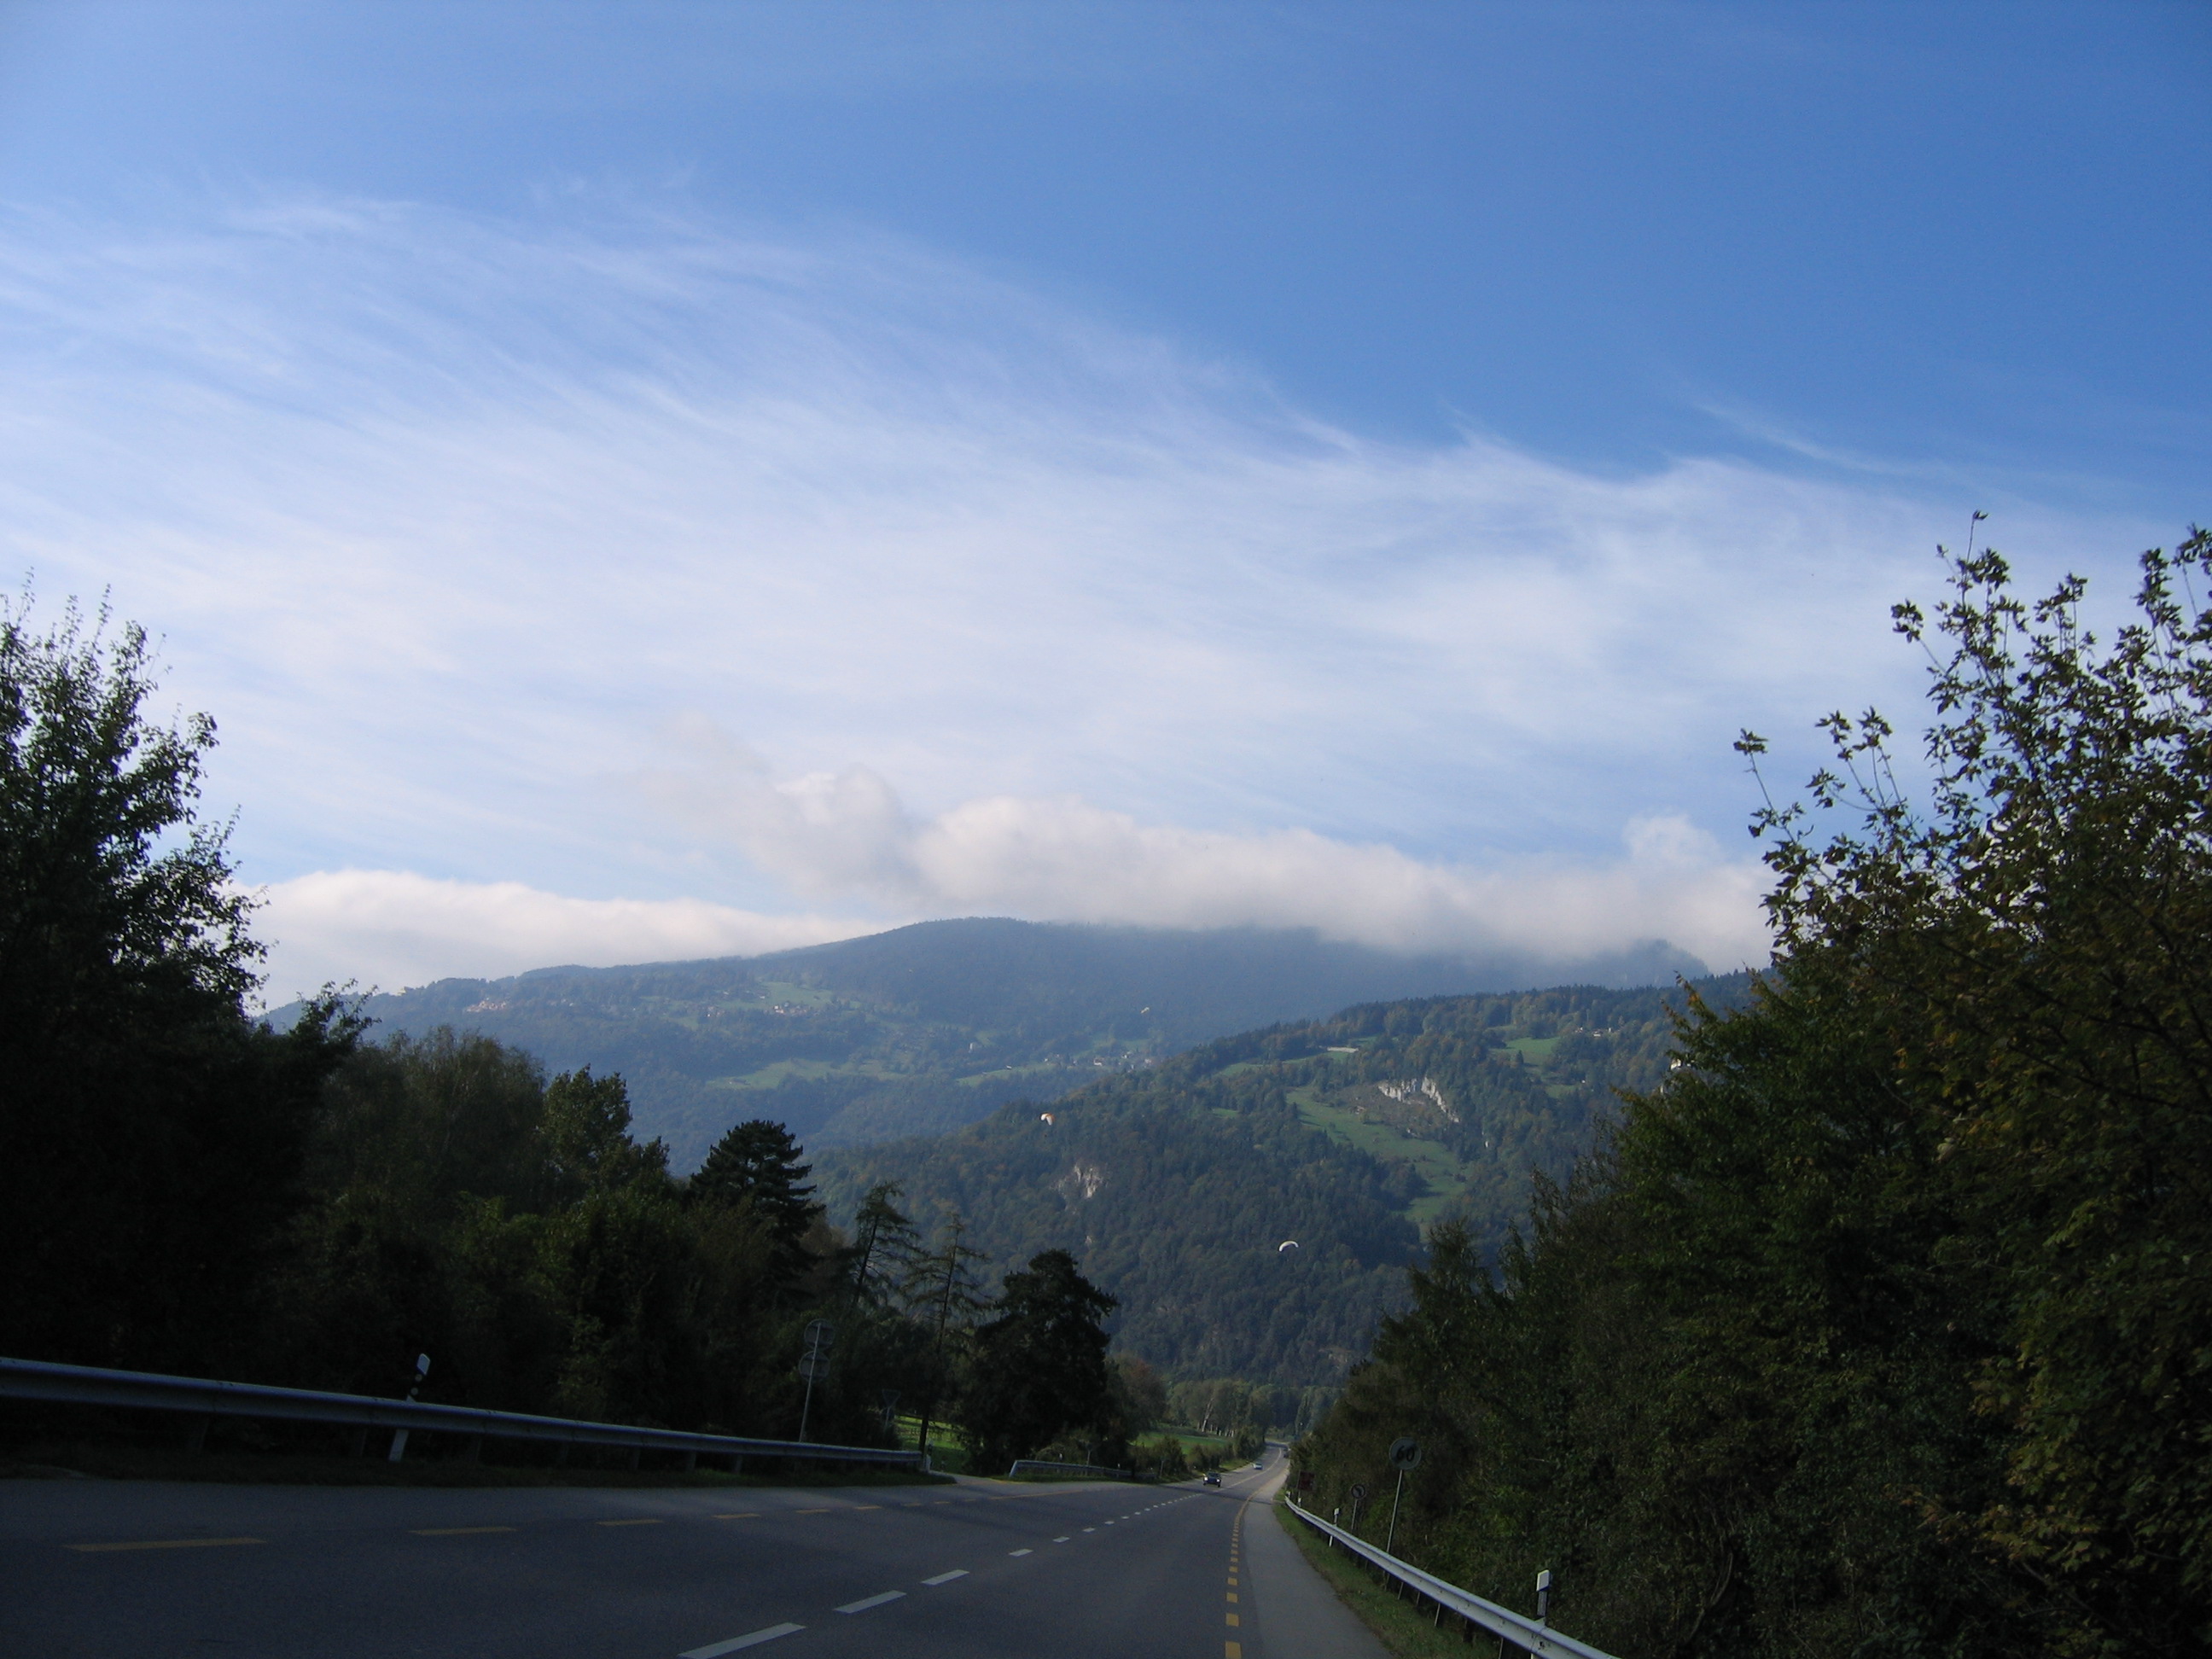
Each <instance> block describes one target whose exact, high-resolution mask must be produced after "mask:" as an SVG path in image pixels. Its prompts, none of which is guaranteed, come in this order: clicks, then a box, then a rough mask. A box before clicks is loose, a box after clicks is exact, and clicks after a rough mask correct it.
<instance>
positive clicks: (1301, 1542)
mask: <svg viewBox="0 0 2212 1659" xmlns="http://www.w3.org/2000/svg"><path fill="white" fill-rule="evenodd" d="M1272 1507H1273V1509H1274V1511H1275V1522H1276V1524H1277V1525H1278V1526H1279V1527H1281V1528H1282V1529H1283V1530H1284V1531H1285V1532H1286V1533H1288V1534H1290V1535H1291V1541H1292V1542H1293V1543H1295V1544H1297V1547H1298V1548H1299V1549H1300V1550H1302V1551H1304V1553H1305V1558H1306V1559H1307V1560H1308V1561H1310V1562H1311V1563H1312V1564H1313V1567H1314V1570H1315V1571H1316V1572H1318V1573H1320V1574H1321V1576H1322V1577H1323V1578H1325V1579H1327V1580H1328V1584H1329V1588H1330V1589H1334V1591H1335V1592H1336V1599H1337V1600H1338V1601H1341V1602H1343V1603H1344V1605H1345V1606H1346V1607H1350V1608H1351V1609H1352V1612H1354V1613H1357V1614H1358V1615H1359V1622H1360V1623H1362V1624H1363V1625H1365V1626H1367V1628H1368V1629H1370V1630H1371V1631H1373V1632H1375V1635H1376V1639H1377V1640H1378V1641H1380V1642H1381V1643H1382V1644H1383V1646H1384V1647H1386V1648H1388V1649H1389V1650H1390V1651H1391V1652H1392V1653H1393V1654H1395V1655H1397V1656H1399V1659H1445V1656H1447V1655H1449V1656H1451V1659H1467V1656H1468V1654H1469V1653H1470V1652H1474V1653H1481V1654H1488V1653H1490V1652H1491V1651H1492V1650H1493V1649H1494V1648H1495V1647H1496V1646H1497V1642H1498V1638H1496V1637H1494V1636H1486V1635H1483V1634H1482V1633H1480V1632H1477V1633H1476V1636H1475V1639H1474V1646H1473V1647H1472V1648H1470V1647H1469V1646H1468V1644H1467V1642H1466V1640H1465V1638H1464V1637H1463V1636H1462V1633H1461V1631H1460V1629H1459V1621H1458V1620H1456V1619H1452V1620H1446V1621H1445V1624H1444V1626H1443V1628H1442V1629H1441V1630H1440V1629H1438V1628H1437V1626H1434V1625H1432V1624H1431V1623H1430V1622H1429V1617H1430V1613H1431V1612H1433V1611H1434V1610H1433V1609H1426V1610H1424V1611H1422V1612H1420V1613H1415V1612H1414V1611H1413V1603H1412V1602H1410V1601H1401V1600H1399V1598H1398V1597H1396V1596H1395V1595H1391V1594H1390V1592H1389V1590H1388V1589H1385V1588H1384V1587H1383V1583H1381V1582H1380V1581H1379V1579H1378V1577H1377V1575H1376V1571H1375V1570H1374V1569H1373V1568H1372V1567H1370V1566H1369V1565H1367V1564H1366V1563H1365V1562H1364V1561H1362V1560H1360V1559H1359V1558H1358V1557H1357V1556H1355V1555H1353V1554H1352V1553H1349V1552H1348V1551H1346V1550H1340V1549H1332V1548H1330V1547H1329V1542H1328V1539H1326V1538H1324V1537H1322V1535H1321V1534H1319V1533H1317V1532H1316V1531H1315V1530H1314V1529H1313V1528H1311V1527H1309V1526H1308V1525H1306V1524H1305V1522H1303V1521H1297V1520H1293V1519H1292V1518H1291V1516H1288V1515H1286V1514H1285V1513H1284V1510H1285V1507H1286V1506H1285V1505H1284V1504H1274V1505H1273V1506H1272ZM1517 1651H1518V1650H1516V1653H1517Z"/></svg>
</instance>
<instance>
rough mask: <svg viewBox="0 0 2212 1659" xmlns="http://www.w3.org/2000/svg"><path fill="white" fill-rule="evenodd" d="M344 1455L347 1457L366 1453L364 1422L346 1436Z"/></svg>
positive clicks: (365, 1426) (366, 1429)
mask: <svg viewBox="0 0 2212 1659" xmlns="http://www.w3.org/2000/svg"><path fill="white" fill-rule="evenodd" d="M346 1455H347V1456H348V1457H366V1456H368V1425H367V1424H366V1423H364V1424H362V1425H361V1426H360V1427H359V1428H357V1429H356V1430H354V1431H353V1432H352V1433H350V1434H349V1435H347V1436H346Z"/></svg>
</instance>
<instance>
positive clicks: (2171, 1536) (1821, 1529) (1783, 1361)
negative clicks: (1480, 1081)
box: [1297, 532, 2212, 1659]
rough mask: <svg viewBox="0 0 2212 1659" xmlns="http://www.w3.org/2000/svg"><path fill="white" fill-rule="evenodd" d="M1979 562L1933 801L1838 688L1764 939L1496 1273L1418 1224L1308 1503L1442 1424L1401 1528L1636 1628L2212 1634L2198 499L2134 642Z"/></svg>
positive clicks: (1831, 1637) (1985, 1644)
mask: <svg viewBox="0 0 2212 1659" xmlns="http://www.w3.org/2000/svg"><path fill="white" fill-rule="evenodd" d="M1953 580H1954V585H1953V589H1952V592H1951V594H1950V597H1949V598H1948V600H1947V602H1946V603H1945V604H1944V605H1942V607H1941V608H1940V609H1939V610H1938V611H1936V616H1935V617H1934V618H1933V620H1932V621H1931V620H1930V619H1929V618H1928V617H1924V616H1923V614H1922V613H1921V612H1920V611H1917V609H1915V608H1913V607H1911V606H1901V607H1899V611H1898V613H1897V617H1898V622H1899V629H1900V631H1901V632H1904V633H1905V634H1906V635H1908V636H1909V637H1911V638H1912V639H1914V640H1916V641H1924V642H1926V643H1927V644H1928V645H1929V646H1930V647H1937V648H1936V649H1935V650H1932V651H1931V657H1930V661H1931V685H1930V702H1931V703H1932V705H1933V707H1934V709H1935V711H1936V713H1935V720H1934V723H1933V724H1932V726H1931V727H1930V728H1929V732H1928V734H1927V740H1926V749H1925V752H1926V753H1927V754H1928V755H1929V757H1931V759H1932V760H1933V762H1934V763H1935V768H1936V783H1935V787H1933V788H1932V789H1931V791H1930V792H1929V797H1930V798H1929V800H1928V801H1927V802H1925V803H1924V804H1923V803H1922V802H1920V801H1917V800H1916V799H1912V798H1911V796H1909V795H1908V794H1907V793H1905V792H1904V791H1903V790H1902V789H1900V787H1899V782H1898V773H1899V769H1897V768H1896V767H1894V766H1893V763H1892V756H1891V750H1890V735H1891V727H1890V726H1888V725H1887V722H1886V721H1884V720H1882V719H1881V716H1880V715H1878V714H1869V715H1867V716H1864V717H1863V718H1852V717H1846V716H1844V715H1840V714H1838V715H1835V716H1832V717H1831V718H1830V719H1829V720H1827V721H1826V722H1825V724H1826V726H1827V729H1828V731H1829V732H1830V734H1831V736H1832V738H1833V739H1834V743H1835V747H1836V758H1835V761H1834V763H1832V766H1831V768H1830V769H1827V770H1825V771H1823V772H1822V773H1820V775H1817V776H1815V777H1814V779H1813V781H1812V783H1811V785H1810V787H1809V789H1808V797H1809V799H1808V801H1807V802H1806V803H1805V804H1804V805H1802V806H1800V805H1776V806H1773V807H1771V808H1769V809H1767V810H1765V811H1762V812H1761V813H1759V815H1758V817H1756V818H1755V820H1754V823H1755V826H1756V828H1757V829H1759V832H1760V833H1761V834H1762V835H1764V836H1767V837H1769V845H1770V848H1771V851H1770V853H1769V855H1768V863H1769V865H1770V866H1771V868H1772V870H1773V872H1774V878H1775V880H1774V888H1773V891H1772V894H1771V897H1770V899H1769V908H1770V910H1771V914H1772V915H1773V917H1774V920H1775V922H1776V924H1777V931H1778V935H1779V949H1778V958H1777V961H1776V963H1775V964H1774V967H1773V969H1772V970H1771V972H1770V973H1769V974H1768V975H1765V976H1764V978H1763V981H1762V983H1761V985H1760V987H1759V989H1758V991H1757V993H1756V994H1755V995H1754V996H1753V999H1752V1000H1750V1002H1749V1003H1748V1004H1747V1005H1746V1006H1741V1007H1739V1008H1737V1009H1735V1010H1734V1011H1732V1012H1731V1011H1728V1010H1722V1009H1713V1010H1709V1011H1706V1012H1703V1013H1701V1014H1700V1016H1699V1018H1697V1019H1695V1020H1694V1021H1693V1022H1692V1024H1691V1025H1690V1026H1689V1027H1688V1028H1687V1030H1686V1031H1685V1033H1684V1035H1683V1040H1682V1043H1681V1056H1680V1057H1681V1060H1682V1065H1681V1066H1680V1069H1677V1070H1670V1071H1669V1072H1668V1073H1667V1076H1666V1078H1665V1079H1664V1081H1663V1083H1662V1085H1660V1086H1657V1087H1646V1088H1644V1089H1643V1090H1642V1091H1641V1092H1640V1093H1639V1094H1638V1096H1637V1097H1636V1098H1634V1099H1633V1100H1632V1102H1630V1103H1628V1104H1627V1105H1626V1109H1625V1112H1624V1115H1623V1120H1622V1122H1621V1125H1620V1128H1619V1130H1618V1132H1617V1134H1616V1135H1615V1136H1614V1137H1613V1139H1611V1141H1610V1143H1609V1145H1607V1146H1606V1147H1605V1148H1604V1149H1603V1151H1602V1152H1601V1156H1599V1157H1597V1158H1594V1159H1592V1160H1590V1161H1589V1163H1587V1164H1584V1165H1583V1166H1582V1167H1581V1168H1580V1169H1579V1170H1577V1172H1576V1174H1575V1176H1574V1177H1573V1178H1572V1179H1571V1181H1570V1182H1566V1183H1565V1184H1564V1185H1560V1186H1550V1185H1545V1184H1541V1183H1540V1184H1539V1187H1538V1190H1537V1193H1536V1201H1535V1202H1534V1205H1533V1206H1531V1211H1530V1214H1529V1217H1528V1229H1527V1234H1526V1237H1525V1241H1524V1242H1523V1243H1521V1244H1519V1245H1517V1246H1515V1247H1513V1248H1509V1249H1508V1250H1507V1251H1506V1252H1505V1255H1504V1259H1503V1261H1501V1262H1498V1264H1496V1266H1497V1267H1498V1271H1497V1272H1493V1271H1492V1262H1491V1261H1490V1260H1489V1257H1488V1252H1487V1250H1486V1248H1485V1247H1486V1244H1487V1242H1488V1241H1487V1239H1486V1238H1485V1237H1476V1236H1470V1235H1468V1234H1466V1233H1463V1232H1462V1231H1459V1230H1456V1229H1453V1228H1450V1227H1446V1228H1443V1229H1442V1230H1440V1231H1437V1232H1436V1233H1434V1234H1432V1235H1431V1249H1430V1252H1429V1255H1428V1259H1427V1261H1425V1263H1424V1264H1423V1265H1422V1266H1421V1267H1419V1268H1418V1269H1416V1270H1415V1271H1414V1272H1413V1273H1411V1274H1410V1275H1409V1279H1408V1288H1409V1290H1410V1292H1411V1297H1410V1303H1409V1305H1407V1306H1406V1307H1405V1308H1403V1309H1402V1310H1400V1311H1399V1312H1398V1313H1396V1314H1395V1316H1393V1317H1392V1318H1390V1319H1389V1320H1387V1321H1385V1322H1384V1324H1383V1329H1382V1331H1381V1333H1380V1334H1379V1337H1378V1340H1377V1341H1376V1345H1375V1348H1374V1351H1373V1353H1372V1355H1371V1358H1370V1363H1368V1364H1365V1365H1364V1366H1363V1367H1362V1368H1361V1369H1360V1370H1358V1371H1357V1372H1356V1373H1355V1374H1354V1375H1353V1376H1352V1378H1351V1380H1350V1382H1349V1383H1348V1385H1347V1387H1346V1390H1345V1393H1344V1395H1343V1397H1342V1398H1341V1400H1340V1401H1339V1402H1338V1404H1337V1405H1336V1406H1335V1407H1334V1409H1333V1410H1332V1412H1331V1413H1329V1415H1328V1418H1327V1419H1326V1420H1325V1421H1324V1422H1323V1423H1322V1425H1321V1426H1320V1427H1319V1428H1318V1429H1317V1430H1316V1431H1314V1432H1313V1433H1312V1434H1311V1435H1310V1437H1308V1438H1307V1439H1306V1440H1305V1441H1304V1443H1302V1444H1301V1445H1300V1446H1299V1447H1298V1449H1297V1462H1298V1464H1299V1466H1300V1468H1301V1470H1302V1472H1303V1473H1304V1474H1306V1475H1310V1476H1311V1477H1312V1486H1311V1496H1310V1500H1309V1501H1310V1502H1311V1503H1312V1504H1314V1505H1315V1506H1316V1508H1318V1509H1321V1510H1334V1509H1339V1508H1343V1509H1345V1510H1346V1511H1347V1512H1348V1511H1349V1510H1350V1508H1351V1505H1352V1493H1353V1492H1354V1490H1355V1488H1357V1487H1359V1486H1365V1487H1366V1488H1367V1489H1368V1490H1369V1491H1370V1492H1371V1491H1375V1490H1378V1489H1379V1488H1380V1487H1381V1486H1382V1484H1383V1482H1384V1481H1385V1480H1388V1479H1389V1478H1390V1473H1391V1472H1390V1469H1389V1463H1388V1462H1387V1461H1386V1459H1387V1449H1388V1448H1389V1446H1390V1444H1391V1443H1392V1442H1393V1441H1394V1440H1395V1439H1396V1438H1398V1437H1401V1436H1412V1437H1415V1438H1417V1439H1418V1440H1419V1443H1421V1445H1422V1446H1423V1448H1424V1449H1425V1455H1424V1456H1423V1459H1422V1462H1421V1464H1420V1467H1419V1469H1418V1470H1417V1471H1415V1472H1414V1474H1413V1476H1412V1477H1411V1478H1410V1479H1409V1480H1407V1483H1406V1488H1405V1506H1404V1510H1403V1512H1402V1514H1401V1515H1400V1516H1398V1517H1397V1518H1396V1522H1395V1539H1396V1545H1395V1547H1396V1549H1397V1550H1398V1551H1399V1552H1400V1553H1402V1554H1405V1555H1407V1556H1409V1557H1411V1558H1412V1559H1413V1560H1415V1561H1416V1562H1417V1563H1419V1565H1423V1566H1425V1567H1426V1568H1428V1569H1429V1570H1430V1571H1434V1572H1436V1573H1437V1574H1439V1575H1441V1576H1443V1577H1446V1578H1448V1579H1449V1580H1451V1581H1453V1582H1454V1583H1460V1584H1463V1585H1466V1586H1468V1587H1469V1588H1471V1589H1474V1590H1475V1591H1476V1592H1478V1593H1479V1594H1481V1595H1490V1596H1493V1597H1496V1598H1498V1599H1500V1600H1504V1601H1510V1602H1514V1603H1516V1604H1517V1605H1519V1606H1520V1607H1523V1608H1524V1609H1525V1608H1528V1607H1529V1602H1528V1586H1529V1585H1530V1584H1531V1583H1532V1582H1533V1580H1534V1575H1535V1574H1536V1573H1537V1572H1539V1571H1551V1572H1553V1575H1554V1593H1553V1601H1552V1608H1553V1616H1554V1618H1555V1619H1556V1620H1557V1621H1558V1623H1559V1626H1560V1627H1561V1628H1562V1629H1565V1630H1566V1631H1569V1632H1572V1633H1573V1634H1575V1635H1577V1636H1578V1637H1581V1638H1584V1639H1586V1640H1588V1641H1590V1642H1593V1643H1595V1644H1599V1645H1601V1646H1602V1647H1605V1648H1607V1649H1608V1650H1613V1651H1616V1652H1620V1653H1626V1654H1650V1655H1678V1656H1685V1659H1687V1656H1715V1659H1720V1656H1739V1655H1741V1656H1753V1659H1784V1656H1799V1655H1808V1654H1814V1655H1835V1656H1845V1655H1850V1656H1862V1659H1867V1656H1881V1655H1887V1656H1896V1659H1908V1656H1914V1659H1917V1656H1925V1655H1938V1654H1941V1655H1955V1656H1961V1659H1965V1656H1990V1659H1998V1656H2007V1659H2008V1656H2013V1655H2019V1654H2041V1655H2048V1656H2053V1659H2090V1656H2108V1655H2109V1656H2119V1655H2137V1654H2154V1655H2171V1656H2181V1655H2201V1654H2203V1653H2206V1652H2208V1651H2212V1502H2208V1493H2212V831H2208V823H2207V817H2206V803H2207V801H2208V800H2212V609H2207V608H2204V605H2203V596H2204V595H2206V594H2207V593H2212V533H2206V532H2197V533H2195V534H2193V535H2192V536H2191V538H2190V540H2189V541H2188V542H2186V543H2185V544H2183V545H2182V546H2181V547H2180V548H2179V549H2176V550H2174V551H2173V552H2172V554H2166V553H2164V552H2160V551H2154V552H2152V553H2149V554H2147V555H2145V556H2144V559H2143V585H2142V589H2141V590H2140V592H2139V595H2138V605H2139V610H2138V611H2137V614H2136V617H2134V618H2133V620H2132V621H2131V622H2130V624H2129V625H2128V626H2126V627H2124V628H2122V629H2118V630H2116V631H2115V634H2114V635H2113V636H2112V639H2111V641H2109V642H2108V643H2107V642H2100V641H2099V640H2097V639H2096V638H2095V637H2093V635H2090V634H2089V633H2088V632H2087V630H2086V629H2084V628H2083V627H2082V626H2081V611H2082V610H2083V598H2084V594H2083V584H2081V582H2080V581H2078V580H2074V579H2070V578H2069V580H2067V581H2066V582H2065V583H2063V585H2062V586H2059V587H2058V588H2057V590H2056V591H2055V592H2053V593H2052V594H2051V595H2050V596H2049V597H2048V598H2046V599H2042V600H2040V601H2037V602H2033V603H2031V602H2029V601H2027V600H2025V599H2021V597H2020V596H2019V595H2018V594H2017V593H2016V592H2015V591H2014V590H2013V588H2012V586H2011V584H2010V574H2009V572H2008V569H2007V568H2006V566H2005V564H2004V562H2003V561H2002V559H1999V558H1998V557H1996V556H1995V555H1994V554H1988V553H1984V554H1980V555H1977V556H1974V557H1972V558H1971V559H1966V560H1961V561H1959V562H1957V563H1956V564H1955V565H1954V570H1953ZM1738 746H1739V748H1740V749H1741V750H1743V751H1744V752H1745V753H1746V754H1747V755H1748V756H1751V757H1754V759H1755V758H1756V757H1758V756H1759V754H1760V753H1761V752H1762V751H1763V749H1764V744H1762V743H1761V741H1760V740H1759V738H1756V737H1754V736H1753V735H1751V734H1749V733H1747V734H1745V736H1744V738H1743V739H1742V741H1741V743H1740V744H1739V745H1738ZM1564 1047H1565V1045H1564V1044H1563V1045H1562V1048H1564ZM1557 1052H1558V1051H1555V1056H1556V1053H1557ZM1379 1522H1380V1512H1379V1506H1377V1505H1373V1504H1370V1506H1369V1507H1368V1510H1367V1511H1366V1516H1365V1518H1364V1522H1363V1523H1362V1524H1363V1528H1364V1530H1365V1531H1366V1532H1367V1533H1368V1534H1369V1535H1370V1536H1375V1535H1376V1534H1378V1533H1379V1531H1380V1524H1379Z"/></svg>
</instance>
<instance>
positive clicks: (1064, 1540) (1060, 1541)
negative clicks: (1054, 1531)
mask: <svg viewBox="0 0 2212 1659" xmlns="http://www.w3.org/2000/svg"><path fill="white" fill-rule="evenodd" d="M1066 1541H1067V1540H1066V1539H1065V1538H1055V1539H1054V1540H1053V1542H1054V1543H1055V1544H1065V1543H1066Z"/></svg>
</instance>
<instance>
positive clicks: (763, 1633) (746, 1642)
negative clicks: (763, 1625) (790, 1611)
mask: <svg viewBox="0 0 2212 1659" xmlns="http://www.w3.org/2000/svg"><path fill="white" fill-rule="evenodd" d="M805 1628H806V1626H804V1625H770V1626H769V1627H768V1628H767V1629H766V1630H757V1631H753V1632H750V1634H747V1635H744V1636H732V1638H730V1639H729V1640H728V1641H726V1642H715V1643H712V1644H708V1646H706V1647H703V1648H693V1649H692V1650H690V1652H688V1653H685V1654H684V1655H683V1656H681V1659H722V1656H723V1655H724V1654H726V1653H735V1652H736V1651H737V1650H738V1649H739V1648H757V1647H758V1646H759V1645H760V1644H762V1643H763V1642H773V1641H775V1638H777V1637H779V1636H790V1635H792V1634H793V1633H794V1632H799V1631H802V1630H805Z"/></svg>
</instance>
